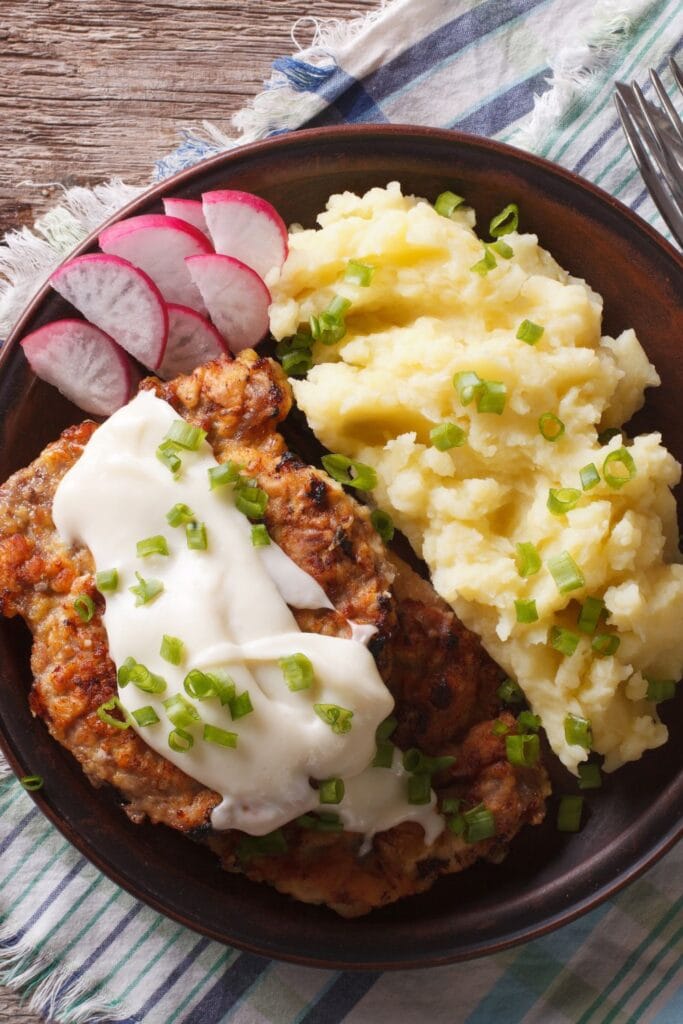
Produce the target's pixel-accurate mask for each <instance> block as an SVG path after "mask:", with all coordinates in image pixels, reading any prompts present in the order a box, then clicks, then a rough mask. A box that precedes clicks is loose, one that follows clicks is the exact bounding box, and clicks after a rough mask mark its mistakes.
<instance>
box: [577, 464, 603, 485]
mask: <svg viewBox="0 0 683 1024" xmlns="http://www.w3.org/2000/svg"><path fill="white" fill-rule="evenodd" d="M579 477H580V479H581V487H582V488H583V490H584V491H590V489H591V487H595V485H596V484H599V483H600V474H599V473H598V470H597V467H596V465H595V463H594V462H589V463H588V465H587V466H584V467H583V468H582V469H580V470H579Z"/></svg>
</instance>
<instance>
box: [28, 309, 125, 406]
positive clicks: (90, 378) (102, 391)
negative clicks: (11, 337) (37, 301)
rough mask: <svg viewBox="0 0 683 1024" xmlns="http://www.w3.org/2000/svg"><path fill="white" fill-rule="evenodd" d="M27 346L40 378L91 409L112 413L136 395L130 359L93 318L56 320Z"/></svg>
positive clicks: (32, 336)
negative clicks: (133, 391) (89, 319)
mask: <svg viewBox="0 0 683 1024" xmlns="http://www.w3.org/2000/svg"><path fill="white" fill-rule="evenodd" d="M21 347H22V348H23V350H24V355H25V356H26V358H27V359H28V362H29V365H30V367H31V369H32V370H33V372H34V373H35V374H36V376H38V377H40V378H41V380H44V381H47V383H48V384H53V385H54V386H55V387H56V388H58V389H59V391H61V393H62V394H63V395H64V396H65V397H66V398H68V399H69V401H71V402H73V403H74V405H77V406H79V408H81V409H83V410H84V411H85V412H90V413H93V415H95V416H110V415H111V414H112V413H113V412H116V410H117V409H119V408H120V407H121V406H122V405H125V403H126V402H127V401H128V399H129V398H130V396H131V391H132V389H133V382H134V379H135V375H134V374H133V370H132V367H131V362H130V359H129V358H128V356H127V355H126V353H125V352H124V351H123V349H122V348H121V347H120V346H119V345H117V344H116V342H115V341H113V340H112V339H111V338H110V337H109V335H108V334H105V333H104V331H101V330H100V329H99V327H95V326H94V325H93V324H89V323H88V322H87V320H55V321H54V322H53V323H51V324H46V325H45V327H39V328H38V330H37V331H33V333H32V334H29V335H27V336H26V337H25V338H24V339H23V341H22V342H21Z"/></svg>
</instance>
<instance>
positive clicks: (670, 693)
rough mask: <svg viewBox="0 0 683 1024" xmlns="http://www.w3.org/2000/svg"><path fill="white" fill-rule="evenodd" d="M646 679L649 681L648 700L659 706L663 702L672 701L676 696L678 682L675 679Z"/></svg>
mask: <svg viewBox="0 0 683 1024" xmlns="http://www.w3.org/2000/svg"><path fill="white" fill-rule="evenodd" d="M645 678H646V680H647V694H646V697H647V699H648V700H651V701H654V702H655V703H656V704H659V702H660V701H662V700H671V699H672V698H673V697H675V696H676V681H675V680H674V679H650V678H648V676H646V677H645Z"/></svg>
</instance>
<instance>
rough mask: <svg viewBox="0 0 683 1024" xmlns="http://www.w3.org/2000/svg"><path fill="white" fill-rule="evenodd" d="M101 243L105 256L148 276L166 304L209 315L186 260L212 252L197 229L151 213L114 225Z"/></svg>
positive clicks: (101, 239) (109, 228)
mask: <svg viewBox="0 0 683 1024" xmlns="http://www.w3.org/2000/svg"><path fill="white" fill-rule="evenodd" d="M98 241H99V243H100V249H102V250H103V251H104V252H107V253H110V254H111V255H112V256H120V257H121V258H122V259H124V260H128V262H129V263H132V264H133V266H135V267H139V268H140V269H141V270H144V271H145V273H146V274H149V276H150V277H151V278H152V280H153V281H154V283H155V284H156V285H157V287H158V288H159V291H160V292H161V294H162V295H163V297H164V298H165V299H166V301H167V302H178V303H180V304H181V305H183V306H191V307H192V309H197V310H199V312H200V313H205V312H206V308H205V306H204V303H203V302H202V297H201V295H200V294H199V292H198V291H197V288H196V287H195V285H194V283H193V281H192V279H191V278H190V275H189V274H188V272H187V267H186V266H185V257H186V256H196V255H198V254H199V253H207V252H213V250H212V248H211V243H210V242H209V240H208V238H206V237H205V236H204V235H203V234H202V233H201V231H199V230H198V229H197V228H194V227H192V226H191V225H190V224H187V223H186V221H184V220H179V219H178V218H177V217H166V216H165V215H164V214H163V213H151V214H147V215H145V216H142V217H128V218H127V219H126V220H120V221H118V223H117V224H112V225H111V227H108V228H105V229H104V231H103V232H102V234H101V235H100V237H99V239H98Z"/></svg>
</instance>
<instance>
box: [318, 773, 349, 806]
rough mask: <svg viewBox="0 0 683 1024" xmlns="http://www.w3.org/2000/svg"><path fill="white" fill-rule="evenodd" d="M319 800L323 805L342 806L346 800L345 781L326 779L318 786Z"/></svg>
mask: <svg viewBox="0 0 683 1024" xmlns="http://www.w3.org/2000/svg"><path fill="white" fill-rule="evenodd" d="M318 799H319V800H320V803H321V804H340V803H341V802H342V800H343V799H344V780H343V779H325V780H324V781H323V782H321V783H320V785H319V786H318Z"/></svg>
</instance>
